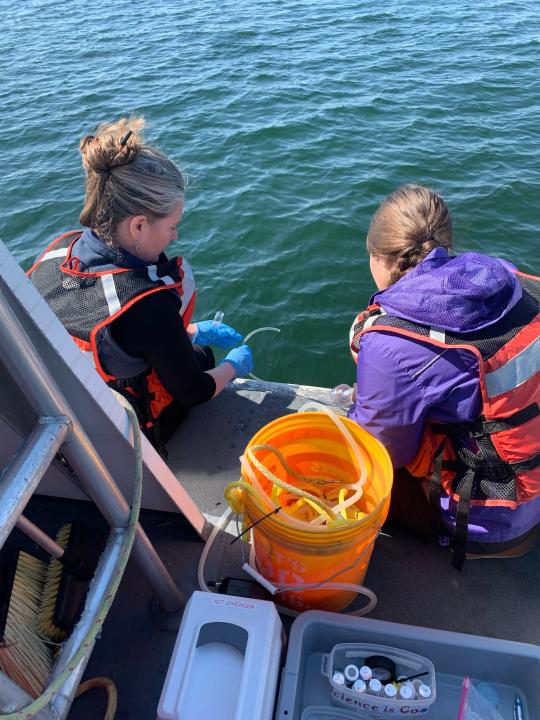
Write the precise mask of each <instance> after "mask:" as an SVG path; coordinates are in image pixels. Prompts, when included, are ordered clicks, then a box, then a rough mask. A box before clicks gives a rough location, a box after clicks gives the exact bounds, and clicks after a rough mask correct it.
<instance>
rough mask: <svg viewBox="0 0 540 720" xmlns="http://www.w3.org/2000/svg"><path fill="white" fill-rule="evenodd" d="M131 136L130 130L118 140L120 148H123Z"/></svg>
mask: <svg viewBox="0 0 540 720" xmlns="http://www.w3.org/2000/svg"><path fill="white" fill-rule="evenodd" d="M132 135H133V131H132V130H128V131H127V133H126V134H125V135H124V137H123V138H122V139H121V140H120V147H124V146H125V144H126V143H127V141H128V140H129V138H130V137H131V136H132Z"/></svg>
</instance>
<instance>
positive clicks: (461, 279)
mask: <svg viewBox="0 0 540 720" xmlns="http://www.w3.org/2000/svg"><path fill="white" fill-rule="evenodd" d="M367 250H368V253H369V256H370V269H371V273H372V275H373V279H374V281H375V284H376V286H377V288H378V292H377V293H375V295H373V297H372V298H371V300H370V303H369V307H368V309H367V310H366V311H364V312H362V313H360V314H359V315H358V317H357V319H356V321H355V323H354V324H353V327H352V328H351V351H352V353H353V357H354V358H355V360H356V361H357V365H358V367H357V391H356V398H355V401H354V405H353V406H352V408H351V409H350V411H349V416H350V417H351V418H352V419H354V420H355V421H356V422H358V424H359V425H361V426H362V427H364V428H365V429H367V430H368V431H369V432H371V433H372V434H373V435H375V436H376V437H377V438H378V439H379V440H381V442H382V443H383V444H384V445H385V447H386V448H387V449H388V451H389V453H390V456H391V458H392V461H393V464H394V468H396V474H395V480H394V487H393V493H392V503H391V509H390V520H391V522H393V523H397V524H399V525H401V526H404V527H406V528H407V529H409V530H412V531H413V532H415V533H416V534H419V535H421V536H423V537H437V536H439V537H441V532H443V533H444V535H446V537H447V538H448V539H449V541H450V542H451V543H452V544H453V547H454V565H455V566H456V567H461V566H462V564H463V561H464V558H465V554H466V553H468V554H469V555H480V556H483V557H485V556H486V554H487V555H489V556H518V555H520V554H523V553H524V552H526V551H527V550H528V549H530V547H531V546H532V543H533V542H534V539H535V535H536V525H537V524H538V523H539V522H540V414H539V402H540V347H539V335H540V314H539V305H540V279H539V278H538V277H535V276H531V275H526V274H524V273H520V272H518V271H517V270H516V269H515V268H514V266H512V265H511V264H510V263H508V262H505V261H503V260H498V259H496V258H493V257H490V256H488V255H483V254H480V253H465V254H463V255H457V256H456V255H453V254H451V251H452V224H451V219H450V212H449V210H448V207H447V205H446V203H445V202H444V200H443V199H442V198H441V197H440V196H439V195H438V194H437V193H435V192H433V191H432V190H429V189H428V188H425V187H421V186H419V185H405V186H403V187H400V188H399V189H398V190H396V191H395V192H393V193H392V194H391V195H389V196H388V197H387V198H386V199H385V200H384V201H383V203H382V204H381V206H380V207H379V208H378V210H377V211H376V213H375V215H374V216H373V218H372V220H371V224H370V227H369V231H368V236H367ZM441 521H442V524H441ZM444 535H443V536H444Z"/></svg>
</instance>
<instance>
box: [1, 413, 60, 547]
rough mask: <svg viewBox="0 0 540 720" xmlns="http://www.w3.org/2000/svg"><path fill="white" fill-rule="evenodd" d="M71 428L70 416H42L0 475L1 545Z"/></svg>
mask: <svg viewBox="0 0 540 720" xmlns="http://www.w3.org/2000/svg"><path fill="white" fill-rule="evenodd" d="M68 431H69V420H68V418H67V417H46V418H43V417H42V418H40V419H39V421H38V423H37V425H35V426H34V428H33V429H32V432H31V433H30V435H28V437H27V438H26V440H25V441H24V443H23V445H22V446H21V448H20V449H19V451H18V452H17V454H16V455H15V457H14V458H13V459H12V461H11V462H10V464H9V465H8V466H7V468H6V470H5V471H4V473H3V475H2V477H1V478H0V547H2V546H3V545H4V543H5V541H6V540H7V537H8V535H9V533H10V532H11V531H12V530H13V527H14V525H15V523H16V522H17V520H18V518H19V515H20V514H21V513H22V512H23V510H24V508H25V507H26V505H27V503H28V501H29V500H30V498H31V497H32V493H33V492H34V491H35V489H36V488H37V486H38V485H39V481H40V480H41V478H42V477H43V475H44V474H45V472H46V471H47V469H48V468H49V465H50V464H51V462H52V461H53V459H54V456H55V454H56V452H57V451H58V448H59V447H60V445H62V443H63V442H64V438H65V437H66V435H67V434H68Z"/></svg>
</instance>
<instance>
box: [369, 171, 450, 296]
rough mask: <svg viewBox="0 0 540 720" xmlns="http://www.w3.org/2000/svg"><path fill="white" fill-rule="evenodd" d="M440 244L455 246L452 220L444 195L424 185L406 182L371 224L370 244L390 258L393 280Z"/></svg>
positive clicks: (377, 213) (370, 249)
mask: <svg viewBox="0 0 540 720" xmlns="http://www.w3.org/2000/svg"><path fill="white" fill-rule="evenodd" d="M436 247H445V248H448V249H450V248H451V247H452V220H451V218H450V211H449V210H448V207H447V205H446V203H445V202H444V200H443V199H442V197H441V196H440V195H438V194H437V193H435V192H434V191H433V190H429V189H428V188H425V187H422V186H421V185H403V186H402V187H400V188H398V189H397V190H395V191H394V192H393V193H391V194H390V195H389V196H388V197H387V198H385V200H384V201H383V202H382V204H381V205H380V206H379V208H378V210H377V211H376V213H375V215H374V216H373V218H372V220H371V224H370V226H369V231H368V238H367V248H368V252H369V253H370V254H371V255H379V256H383V257H384V258H386V260H387V263H388V266H389V268H390V270H391V273H390V279H391V282H392V283H395V282H397V281H398V280H399V279H400V278H402V277H403V275H405V274H406V273H407V272H409V270H412V269H413V268H414V267H416V265H418V263H420V262H422V260H424V258H425V257H426V256H427V255H429V253H430V252H431V251H432V250H434V249H435V248H436Z"/></svg>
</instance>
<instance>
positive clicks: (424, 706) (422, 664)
mask: <svg viewBox="0 0 540 720" xmlns="http://www.w3.org/2000/svg"><path fill="white" fill-rule="evenodd" d="M373 657H379V658H382V659H384V660H388V661H389V665H391V664H392V663H393V665H394V667H395V672H394V673H392V675H393V676H392V677H391V680H393V681H398V680H399V678H410V680H407V681H403V682H402V683H399V682H395V683H392V682H390V681H389V682H388V683H387V684H394V686H398V687H401V685H403V684H406V685H409V687H411V689H412V690H413V693H412V695H413V696H412V697H411V698H407V699H403V698H400V697H399V695H398V696H397V697H395V698H390V697H387V696H386V695H384V681H383V683H381V684H382V686H383V687H382V688H381V694H376V693H375V692H373V691H370V689H369V680H368V681H367V685H368V687H367V689H366V690H365V691H364V692H357V691H356V690H354V689H353V681H352V677H353V676H354V674H355V673H353V672H352V671H351V669H350V668H354V667H356V668H358V670H360V668H362V667H365V666H367V662H366V661H367V660H368V659H369V658H373ZM346 668H349V670H348V672H347V673H345V672H344V671H345V669H346ZM378 671H379V670H377V671H376V672H374V677H375V678H378V676H377V672H378ZM321 672H322V674H323V675H326V676H327V677H328V681H329V683H330V699H331V702H332V704H333V705H335V706H336V707H340V708H347V710H349V711H351V710H355V711H356V712H357V716H359V717H363V718H370V720H387V718H390V717H393V718H395V717H408V716H409V715H410V716H419V715H427V713H428V712H429V708H430V706H431V705H432V704H433V703H434V702H435V699H436V696H437V693H436V687H435V668H434V666H433V663H432V662H431V660H428V658H426V657H423V656H421V655H417V654H416V653H412V652H408V651H407V650H401V649H399V648H394V647H388V646H387V645H373V644H371V643H340V644H338V645H334V647H333V648H332V651H331V652H330V653H329V654H327V655H323V658H322V666H321ZM387 672H389V671H387ZM345 675H348V678H346V677H345ZM380 677H381V678H382V675H380ZM359 679H360V678H359ZM420 685H422V686H424V687H427V688H428V689H429V692H428V691H427V690H426V691H425V694H426V695H429V696H428V697H421V696H419V686H420ZM396 689H397V688H396Z"/></svg>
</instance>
